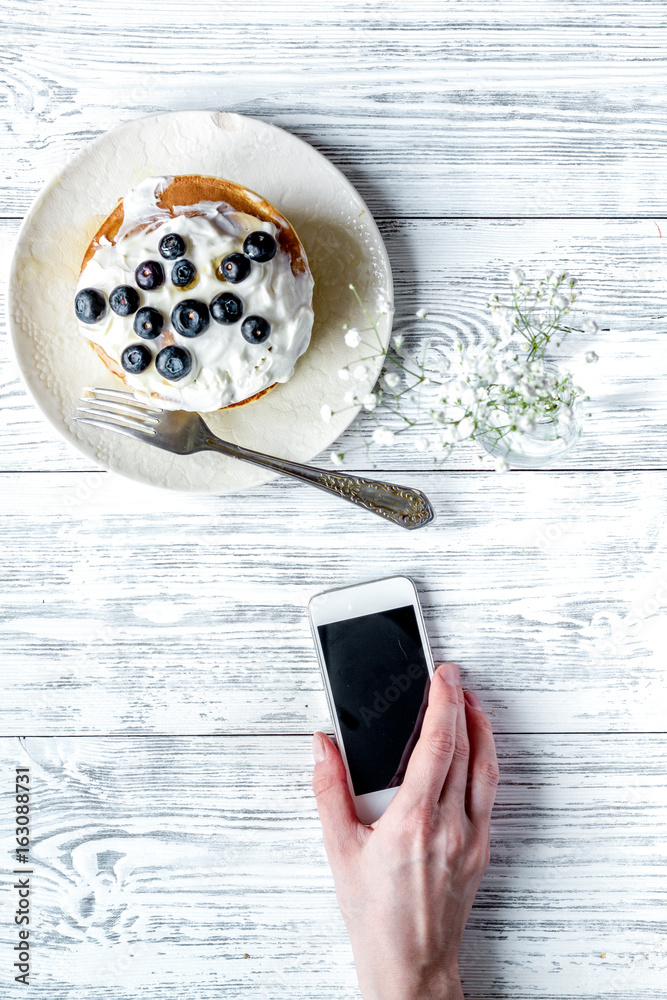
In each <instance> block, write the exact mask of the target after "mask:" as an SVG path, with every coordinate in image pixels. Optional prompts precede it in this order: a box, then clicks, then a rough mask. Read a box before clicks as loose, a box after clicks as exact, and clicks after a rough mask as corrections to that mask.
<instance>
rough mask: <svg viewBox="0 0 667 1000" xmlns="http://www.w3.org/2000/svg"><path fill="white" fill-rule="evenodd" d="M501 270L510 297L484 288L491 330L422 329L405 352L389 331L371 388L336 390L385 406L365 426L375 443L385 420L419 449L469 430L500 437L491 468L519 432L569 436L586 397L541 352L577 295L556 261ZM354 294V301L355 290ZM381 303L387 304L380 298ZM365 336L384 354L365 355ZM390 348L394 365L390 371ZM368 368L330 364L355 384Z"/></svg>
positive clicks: (384, 438) (502, 463) (436, 447)
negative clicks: (427, 333) (406, 432)
mask: <svg viewBox="0 0 667 1000" xmlns="http://www.w3.org/2000/svg"><path fill="white" fill-rule="evenodd" d="M509 277H510V283H511V285H512V289H511V296H510V297H509V301H505V302H503V301H502V299H501V297H500V296H499V295H497V294H494V295H491V296H490V297H489V300H488V308H489V310H490V314H491V318H492V320H493V324H494V329H493V332H491V333H490V334H489V333H485V334H484V335H483V336H482V339H481V342H477V343H469V342H468V337H465V338H461V339H460V340H456V341H454V343H453V344H452V343H451V342H450V341H448V340H446V339H445V338H440V339H439V340H437V341H436V342H435V344H432V343H431V339H430V338H424V339H423V340H422V342H421V343H420V344H418V345H417V346H415V348H414V350H411V351H409V352H407V351H404V350H403V346H404V336H403V334H395V335H394V336H393V337H392V340H391V343H392V348H393V351H394V352H396V353H395V354H393V355H392V356H391V357H392V360H391V361H390V362H389V365H388V370H386V371H385V372H384V373H383V375H382V376H381V379H380V380H379V381H378V382H377V383H376V385H375V387H374V388H373V389H372V391H370V392H369V391H368V389H367V388H366V387H362V386H359V389H358V391H357V392H355V391H348V392H346V393H345V402H346V404H347V405H349V406H352V405H361V406H363V407H364V409H365V410H368V411H375V414H379V413H380V411H381V410H382V409H385V412H386V413H387V414H388V424H387V425H385V424H382V423H380V424H379V425H377V426H376V429H375V430H374V432H373V434H372V440H373V442H374V443H375V444H379V445H382V444H386V445H391V444H393V443H394V440H395V434H394V431H393V430H392V428H391V426H390V425H389V424H390V422H391V420H401V421H404V423H403V424H402V425H401V426H402V428H405V427H406V426H410V427H414V428H415V430H416V431H417V435H416V437H415V438H414V439H413V440H414V442H415V444H414V447H415V450H416V451H419V452H422V451H432V452H434V453H442V452H448V451H449V450H450V449H451V448H452V446H453V445H454V444H455V443H457V442H458V441H462V440H469V439H471V438H472V439H477V440H478V441H480V442H481V443H483V444H484V447H485V448H487V447H489V448H490V446H493V445H494V444H499V443H500V442H502V444H501V445H500V447H499V448H494V451H495V454H496V456H497V455H498V453H499V451H500V449H501V448H502V453H503V455H504V456H506V457H503V458H500V459H498V458H496V459H495V462H496V465H495V467H496V468H497V469H498V470H499V471H505V470H506V469H507V468H509V464H511V459H510V462H508V457H509V456H511V455H512V454H513V449H516V447H517V445H516V439H517V438H520V436H521V435H522V434H526V435H534V440H535V441H539V442H541V441H543V440H546V438H545V437H544V435H545V433H546V435H547V437H548V440H550V441H551V442H552V444H553V445H555V446H557V445H558V444H560V445H561V446H562V448H565V447H566V446H567V444H568V443H569V442H571V441H572V440H573V438H572V433H574V431H572V430H570V429H568V428H571V427H572V425H573V424H574V423H575V420H576V419H577V414H576V413H575V410H574V409H573V406H574V403H575V402H576V401H577V399H578V398H580V397H583V398H584V399H588V397H587V396H584V391H583V389H581V388H580V387H579V386H576V385H575V384H574V380H573V378H572V375H571V374H570V373H568V372H565V371H562V370H560V369H559V368H556V367H555V366H548V365H547V364H546V362H545V353H546V350H547V348H548V346H549V344H550V342H551V341H554V343H555V344H556V345H557V346H560V343H561V342H562V341H563V339H564V338H565V337H566V336H567V335H568V334H569V333H571V332H572V327H571V326H570V325H569V324H568V321H567V319H566V317H567V315H568V314H569V313H570V312H571V311H572V305H573V303H574V301H575V299H576V298H577V296H578V291H576V290H575V285H576V282H575V279H573V278H571V277H570V275H569V274H568V273H567V272H566V271H563V270H560V271H547V272H546V273H545V274H544V276H543V277H539V278H536V279H534V280H526V277H525V274H524V272H523V270H522V269H521V268H519V267H514V268H512V270H511V271H510V275H509ZM351 287H352V286H351ZM353 291H354V288H353ZM355 296H356V298H357V302H358V304H359V305H360V306H361V307H362V308H363V303H362V302H361V300H360V298H359V296H358V294H357V293H356V291H355ZM384 305H386V306H387V308H390V307H389V303H384ZM364 312H365V313H366V316H367V317H368V319H369V322H370V329H371V330H373V331H374V334H375V335H376V336H377V337H380V333H379V330H378V328H377V326H376V324H375V322H374V321H373V319H372V318H371V316H370V315H369V313H368V312H367V311H366V310H365V309H364ZM416 316H417V318H418V319H423V318H425V316H426V311H425V310H424V309H420V310H418V311H417V312H416ZM345 329H346V335H345V342H346V343H347V344H348V345H349V346H351V347H353V348H354V347H357V346H358V345H359V344H360V343H361V342H362V339H363V338H362V331H360V330H357V328H356V327H353V328H352V329H348V328H345ZM597 329H598V327H597V324H596V323H595V321H594V320H586V322H585V324H584V332H587V333H593V332H595V331H597ZM373 342H375V341H374V339H373V338H369V341H368V342H366V343H365V346H366V347H368V348H369V354H370V357H371V358H376V357H380V358H383V359H384V358H386V357H387V356H388V351H387V350H383V349H382V348H380V350H379V351H377V352H376V353H375V354H373V347H372V343H373ZM397 355H398V358H400V369H401V374H399V372H398V371H396V368H397V367H399V363H398V358H397ZM585 357H586V360H587V361H588V362H592V361H593V360H597V355H596V354H595V352H594V351H589V352H588V353H587V354H586V355H585ZM366 360H367V361H369V359H366ZM370 375H371V368H370V367H369V366H368V364H363V363H356V362H355V363H352V364H350V365H346V366H345V367H344V368H342V369H340V371H339V377H340V378H341V379H343V380H349V378H350V377H352V378H353V379H355V380H356V381H357V382H362V383H363V382H365V381H366V380H367V379H368V378H369V377H370ZM399 387H400V391H397V390H399ZM383 388H386V390H387V392H386V393H384V392H383ZM422 399H423V400H424V402H423V403H422ZM412 402H415V403H417V402H418V404H419V405H418V409H417V415H416V417H411V418H410V419H409V418H408V416H407V415H406V414H404V413H403V412H402V407H403V406H405V405H409V404H410V403H412ZM321 414H322V419H327V420H330V419H331V416H332V415H333V414H332V413H331V411H330V409H329V408H328V407H325V406H323V407H322V410H321ZM425 424H426V425H427V426H428V425H429V424H430V427H431V434H430V435H428V436H427V435H426V434H420V433H419V431H420V430H421V429H422V428H423V427H424V426H425ZM545 428H546V431H545ZM575 431H576V428H575ZM549 435H551V436H550V437H549ZM555 435H558V436H555ZM503 439H506V440H505V441H503ZM519 447H520V446H519ZM490 450H491V448H490ZM332 455H333V453H332ZM341 457H342V454H341ZM332 461H334V459H333V457H332ZM493 462H494V458H493V457H492V456H491V455H487V456H486V458H482V459H481V463H482V466H484V465H488V466H490V465H491V464H492V463H493Z"/></svg>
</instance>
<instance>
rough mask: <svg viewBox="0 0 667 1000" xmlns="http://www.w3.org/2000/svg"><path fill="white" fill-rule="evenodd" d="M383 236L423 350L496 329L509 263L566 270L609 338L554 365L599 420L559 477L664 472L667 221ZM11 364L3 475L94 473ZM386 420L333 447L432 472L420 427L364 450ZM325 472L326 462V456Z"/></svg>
mask: <svg viewBox="0 0 667 1000" xmlns="http://www.w3.org/2000/svg"><path fill="white" fill-rule="evenodd" d="M16 227H17V223H16V222H13V223H12V222H4V223H0V237H4V238H0V264H2V263H5V262H6V264H7V267H8V265H9V257H10V253H11V247H12V238H13V236H14V235H15V232H16ZM381 229H382V233H383V236H384V238H385V241H386V245H387V248H388V251H389V255H390V259H391V264H392V269H393V273H394V281H395V289H396V291H395V304H396V310H397V312H396V320H395V330H396V331H397V332H404V333H405V334H406V336H407V343H408V344H409V345H410V346H411V348H412V349H414V350H415V351H417V349H418V346H419V344H420V343H421V342H422V341H423V338H424V337H425V336H428V337H431V338H433V340H434V341H435V342H437V343H442V344H443V345H446V346H447V347H451V346H452V345H454V344H455V343H456V342H457V341H461V342H462V343H464V344H469V343H474V342H475V341H477V340H478V339H479V338H480V336H481V334H482V332H483V331H484V330H488V329H490V316H489V312H488V310H487V308H486V302H487V300H488V297H489V295H490V294H491V293H492V292H494V291H499V292H500V293H501V295H505V294H506V293H507V292H508V291H509V285H508V281H507V272H508V270H509V268H510V267H511V266H512V265H515V264H520V265H522V266H524V267H525V269H526V270H527V272H528V273H529V274H530V275H534V276H538V275H539V274H540V273H541V272H542V271H543V270H544V269H546V268H547V267H560V266H564V267H566V268H568V269H570V270H571V272H572V273H573V274H574V275H575V276H576V277H577V278H578V279H579V282H580V287H581V289H582V295H581V298H580V300H579V301H578V303H577V307H578V308H579V307H581V308H580V309H579V312H578V315H577V317H575V319H576V320H577V321H581V320H582V319H583V318H585V317H586V316H591V315H592V316H595V317H596V318H597V319H598V321H599V323H600V325H601V327H602V329H601V331H600V332H599V333H598V334H596V335H594V336H592V337H591V336H586V335H584V334H577V335H573V336H572V337H571V338H570V340H569V341H566V342H565V344H564V345H563V346H562V347H561V348H560V350H559V351H558V352H557V355H556V356H558V357H559V358H560V359H561V360H562V363H563V364H564V365H565V366H569V367H571V368H572V369H573V371H574V372H575V373H576V376H577V378H578V379H579V380H580V381H581V382H582V383H583V385H584V386H585V388H587V389H588V391H589V393H590V395H591V404H590V408H589V409H590V412H591V414H592V417H591V419H590V420H589V421H588V422H587V425H586V427H585V430H584V435H583V437H582V439H581V441H580V442H579V443H578V444H577V446H576V447H575V449H574V450H573V451H572V452H570V453H569V454H568V455H566V456H565V457H564V458H563V459H561V460H560V462H559V464H558V465H557V466H556V468H558V467H564V468H580V469H593V468H598V469H600V468H602V469H605V468H617V469H618V468H664V467H665V466H666V465H667V392H665V385H667V352H666V351H665V348H664V337H665V322H666V320H665V317H666V316H667V296H666V293H665V287H666V286H665V278H666V277H667V257H666V251H665V246H664V240H663V238H662V236H661V234H662V233H663V232H664V233H665V235H666V236H667V221H665V220H659V221H656V220H651V221H649V220H629V219H623V220H569V219H567V220H566V219H560V220H521V221H516V220H496V221H489V220H467V221H460V220H399V221H389V220H386V221H385V222H383V223H381ZM3 257H4V261H3V260H2V258H3ZM350 295H351V293H350ZM63 307H64V308H69V306H68V304H67V303H65V304H64V306H63ZM418 308H425V309H427V310H428V313H429V315H428V318H427V320H426V322H421V321H418V320H417V319H416V317H415V315H414V314H415V311H416V310H417V309H418ZM74 334H76V331H74ZM342 334H343V331H341V336H342ZM82 349H84V350H86V349H87V347H86V345H85V344H82ZM591 349H595V350H596V351H597V353H598V354H599V356H600V361H599V362H598V363H597V364H596V365H587V364H586V363H585V362H584V354H585V352H586V351H588V350H591ZM3 354H4V358H3V359H2V360H0V406H1V407H2V408H1V409H0V468H2V470H4V471H10V470H13V471H18V470H26V471H33V470H34V471H37V470H40V469H44V470H73V469H75V470H80V469H86V468H90V467H91V462H90V460H89V459H86V458H84V457H82V456H80V455H79V454H78V453H77V452H75V451H74V450H73V449H71V448H69V447H68V446H67V445H65V444H63V443H62V442H61V441H60V439H59V437H58V436H57V435H56V433H55V432H54V431H53V430H52V429H51V428H50V426H48V425H47V424H46V423H45V421H44V419H43V418H42V416H41V414H39V412H38V411H37V410H36V409H35V407H34V406H33V404H32V403H31V402H30V401H29V399H28V398H27V396H26V394H25V392H24V391H23V389H22V387H21V385H20V382H19V381H18V380H17V375H16V371H15V369H14V366H13V364H11V363H9V361H8V360H7V352H6V351H5V352H3ZM406 414H407V415H409V416H414V415H415V407H414V406H412V407H410V406H409V405H408V406H407V408H406ZM380 419H381V416H380V414H379V411H376V413H374V414H372V415H371V414H362V416H361V417H360V418H359V419H358V421H357V422H355V424H354V425H353V427H352V429H351V430H350V431H348V432H347V433H346V434H345V435H344V436H343V437H342V438H341V439H340V441H339V442H338V443H337V444H336V449H337V450H338V449H341V450H343V451H344V452H345V454H346V456H347V457H346V462H347V464H348V465H349V467H351V468H356V469H366V470H369V469H370V470H372V469H373V468H375V467H377V468H380V469H383V468H384V469H387V470H389V469H402V468H414V467H415V463H416V462H417V463H418V464H419V465H420V466H421V467H422V468H426V469H428V468H432V467H433V462H432V460H431V459H430V458H429V456H428V455H426V456H424V455H419V456H418V457H416V453H415V448H414V440H415V438H416V437H417V436H418V435H420V434H422V433H423V428H417V429H415V430H414V431H410V432H408V433H406V434H404V435H401V437H400V438H399V439H398V441H397V444H396V445H395V447H393V448H392V449H388V448H380V447H378V446H372V447H371V448H370V450H367V448H366V446H365V444H364V442H365V441H370V439H371V436H372V432H373V430H374V428H375V427H376V426H377V422H378V420H380ZM394 426H398V425H397V424H394ZM478 451H479V449H478V448H477V447H476V446H469V445H466V446H463V447H459V448H457V449H456V450H455V451H454V452H453V454H452V455H451V456H450V457H449V458H448V459H447V460H446V461H444V462H441V463H440V465H441V466H442V467H444V468H454V469H456V468H458V469H466V468H472V467H473V465H474V457H475V455H476V454H477V452H478ZM319 462H320V464H329V458H328V454H325V455H322V456H320V458H319Z"/></svg>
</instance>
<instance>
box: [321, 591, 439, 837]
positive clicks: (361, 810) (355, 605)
mask: <svg viewBox="0 0 667 1000" xmlns="http://www.w3.org/2000/svg"><path fill="white" fill-rule="evenodd" d="M407 606H411V607H412V609H413V611H414V616H415V619H416V622H417V627H418V631H419V638H420V640H421V647H422V651H423V657H424V661H425V665H426V669H427V670H428V681H425V679H424V680H422V681H421V682H420V683H421V686H422V688H423V687H424V683H427V684H428V683H430V679H431V678H432V677H433V673H434V669H435V668H434V665H433V657H432V654H431V650H430V646H429V641H428V635H427V633H426V627H425V625H424V616H423V614H422V609H421V605H420V603H419V596H418V594H417V589H416V587H415V585H414V583H413V582H412V580H410V579H409V578H408V577H406V576H390V577H385V578H384V579H381V580H372V581H370V582H368V583H359V584H356V585H354V586H351V587H340V588H337V589H335V590H327V591H324V592H323V593H320V594H315V596H314V597H312V598H311V600H310V601H309V604H308V617H309V620H310V626H311V630H312V633H313V640H314V643H315V649H316V651H317V658H318V661H319V664H320V669H321V672H322V680H323V683H324V690H325V692H326V696H327V702H328V705H329V711H330V713H331V720H332V722H333V726H334V731H335V733H336V740H337V742H338V747H339V750H340V752H341V756H342V758H343V761H344V763H345V770H346V772H347V783H348V787H349V789H350V794H351V795H352V798H353V800H354V805H355V809H356V812H357V816H358V817H359V819H360V820H361V822H362V823H364V824H366V825H369V824H370V823H373V822H375V820H376V819H379V817H380V816H381V815H382V813H383V812H384V811H385V809H386V808H387V806H388V805H389V803H390V802H391V800H392V799H393V797H394V795H396V793H397V791H398V788H399V787H400V785H398V786H396V787H393V788H381V789H379V790H378V791H370V792H367V793H365V794H361V795H357V794H355V790H354V783H353V779H352V775H351V773H350V765H349V763H348V754H347V751H346V747H345V741H344V739H343V736H342V733H341V727H340V724H339V718H338V713H337V711H336V704H335V700H334V694H333V690H332V687H331V683H330V679H329V672H328V670H327V664H326V660H325V653H324V649H323V646H322V642H321V640H320V633H319V631H318V627H319V626H322V625H331V624H332V623H336V628H337V629H338V628H339V626H338V624H337V623H340V622H346V621H349V620H351V619H355V618H359V617H361V616H364V615H373V614H375V613H377V612H387V611H395V612H396V611H397V610H398V609H404V608H406V607H407ZM351 624H352V623H351ZM343 627H344V626H340V628H343ZM411 666H412V664H411ZM422 673H423V671H422ZM401 676H405V675H404V674H403V675H401ZM401 690H403V689H401ZM385 693H386V692H385ZM420 724H421V723H420Z"/></svg>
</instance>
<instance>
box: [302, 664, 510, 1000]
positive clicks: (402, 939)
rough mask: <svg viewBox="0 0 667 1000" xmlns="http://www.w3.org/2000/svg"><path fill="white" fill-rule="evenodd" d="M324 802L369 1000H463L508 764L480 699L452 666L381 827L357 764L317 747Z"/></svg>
mask: <svg viewBox="0 0 667 1000" xmlns="http://www.w3.org/2000/svg"><path fill="white" fill-rule="evenodd" d="M313 754H314V756H315V770H314V773H313V791H314V792H315V796H316V798H317V808H318V811H319V814H320V819H321V821H322V830H323V835H324V846H325V849H326V852H327V857H328V859H329V864H330V865H331V870H332V872H333V878H334V885H335V887H336V895H337V896H338V903H339V905H340V908H341V912H342V914H343V919H344V920H345V924H346V926H347V929H348V932H349V935H350V940H351V942H352V951H353V953H354V962H355V966H356V969H357V976H358V978H359V986H360V988H361V993H362V996H363V997H364V1000H417V998H419V1000H462V997H463V993H462V991H461V981H460V978H459V969H458V952H459V947H460V944H461V938H462V935H463V929H464V927H465V925H466V922H467V920H468V917H469V915H470V910H471V909H472V904H473V900H474V898H475V893H476V892H477V889H478V887H479V883H480V882H481V880H482V876H483V875H484V872H485V871H486V868H487V866H488V863H489V825H490V817H491V809H492V807H493V802H494V799H495V794H496V788H497V784H498V762H497V759H496V751H495V745H494V740H493V733H492V731H491V724H490V722H489V719H488V717H487V715H486V713H485V712H484V710H483V709H482V707H481V705H480V702H479V699H478V698H477V696H476V695H474V694H473V693H472V692H471V691H466V692H465V697H464V693H463V690H462V688H461V683H460V678H459V671H458V667H456V665H455V664H453V663H444V664H441V666H440V667H439V668H438V670H437V671H436V672H435V674H434V676H433V680H432V682H431V685H430V689H429V698H428V707H427V710H426V714H425V716H424V722H423V725H422V731H421V735H420V737H419V740H418V741H417V744H416V746H415V749H414V751H413V753H412V756H411V757H410V760H409V762H408V766H407V770H406V773H405V778H404V780H403V783H402V785H401V786H400V788H399V790H398V792H397V793H396V795H395V796H394V798H393V799H392V801H391V802H390V804H389V806H388V808H387V809H386V810H385V812H384V813H383V815H382V816H381V817H380V819H379V820H377V821H376V822H375V823H374V824H373V825H372V826H370V827H368V826H364V825H363V823H361V822H360V821H359V819H358V818H357V814H356V812H355V809H354V802H353V800H352V796H351V795H350V791H349V788H348V786H347V778H346V773H345V765H344V764H343V761H342V758H341V756H340V753H339V751H338V748H337V747H336V746H335V744H334V743H332V741H331V740H330V739H329V738H328V737H327V736H325V735H324V733H315V735H314V736H313Z"/></svg>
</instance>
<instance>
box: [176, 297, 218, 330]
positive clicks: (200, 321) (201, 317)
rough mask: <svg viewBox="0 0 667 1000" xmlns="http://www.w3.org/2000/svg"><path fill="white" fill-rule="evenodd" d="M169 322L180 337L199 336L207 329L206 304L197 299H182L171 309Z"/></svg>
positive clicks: (208, 318)
mask: <svg viewBox="0 0 667 1000" xmlns="http://www.w3.org/2000/svg"><path fill="white" fill-rule="evenodd" d="M171 322H172V325H173V327H174V330H175V331H176V333H180V335H181V337H199V336H200V334H202V333H203V332H204V331H205V330H207V329H208V324H209V322H210V317H209V314H208V306H207V305H206V303H205V302H200V301H199V299H183V301H182V302H179V303H178V304H177V305H175V306H174V308H173V309H172V310H171Z"/></svg>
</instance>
